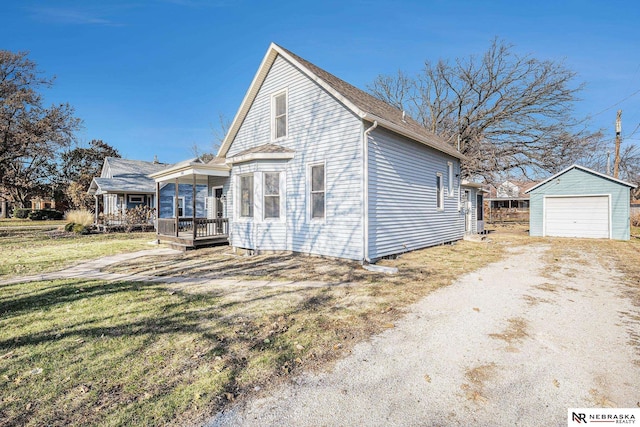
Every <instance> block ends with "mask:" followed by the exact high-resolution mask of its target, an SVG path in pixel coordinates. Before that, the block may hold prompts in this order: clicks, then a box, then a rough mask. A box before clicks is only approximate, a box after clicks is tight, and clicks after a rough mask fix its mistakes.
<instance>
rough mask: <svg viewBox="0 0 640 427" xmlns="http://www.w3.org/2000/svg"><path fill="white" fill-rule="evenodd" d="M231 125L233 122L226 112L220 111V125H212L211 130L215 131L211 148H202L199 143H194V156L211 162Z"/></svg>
mask: <svg viewBox="0 0 640 427" xmlns="http://www.w3.org/2000/svg"><path fill="white" fill-rule="evenodd" d="M230 126H231V122H230V121H229V119H227V117H226V116H225V115H224V113H218V125H217V127H214V126H211V131H212V132H213V138H214V139H213V142H212V144H211V147H210V148H209V149H207V148H201V147H200V146H199V145H198V144H196V143H194V144H193V145H192V146H191V153H192V154H193V156H194V157H197V158H199V159H201V160H202V161H203V162H209V161H211V160H213V159H214V158H215V157H216V153H217V152H218V150H219V149H220V145H221V144H222V141H224V137H225V136H226V134H227V131H228V130H229V127H230Z"/></svg>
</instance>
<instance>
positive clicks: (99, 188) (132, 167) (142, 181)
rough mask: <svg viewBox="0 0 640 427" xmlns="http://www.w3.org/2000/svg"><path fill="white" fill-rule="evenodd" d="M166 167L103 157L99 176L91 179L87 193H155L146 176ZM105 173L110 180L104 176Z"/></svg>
mask: <svg viewBox="0 0 640 427" xmlns="http://www.w3.org/2000/svg"><path fill="white" fill-rule="evenodd" d="M167 166H169V165H167V164H165V163H154V162H145V161H143V160H128V159H122V158H120V157H105V159H104V164H103V165H102V173H101V176H100V177H96V178H93V180H92V181H91V185H90V186H89V190H88V193H89V194H105V193H119V192H122V193H155V191H156V190H155V188H156V187H155V181H154V180H153V179H151V178H149V177H148V175H150V174H152V173H154V172H158V171H161V170H163V169H165V168H166V167H167ZM107 173H109V174H110V175H111V178H109V177H108V176H105V175H106V174H107Z"/></svg>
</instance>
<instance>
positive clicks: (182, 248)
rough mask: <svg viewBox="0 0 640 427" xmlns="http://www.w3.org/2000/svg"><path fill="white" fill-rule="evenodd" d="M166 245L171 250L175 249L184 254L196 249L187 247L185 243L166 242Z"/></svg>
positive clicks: (190, 246)
mask: <svg viewBox="0 0 640 427" xmlns="http://www.w3.org/2000/svg"><path fill="white" fill-rule="evenodd" d="M166 243H167V244H168V245H169V247H170V248H171V249H175V250H177V251H182V252H186V251H190V250H192V249H195V248H196V247H195V246H192V245H185V244H184V243H177V242H166Z"/></svg>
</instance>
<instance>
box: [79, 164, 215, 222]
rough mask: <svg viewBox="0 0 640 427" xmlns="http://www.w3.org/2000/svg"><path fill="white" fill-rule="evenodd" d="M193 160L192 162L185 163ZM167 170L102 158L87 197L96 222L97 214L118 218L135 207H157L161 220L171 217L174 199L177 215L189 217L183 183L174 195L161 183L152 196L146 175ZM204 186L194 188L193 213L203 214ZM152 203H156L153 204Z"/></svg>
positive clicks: (161, 166) (190, 205) (189, 197)
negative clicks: (93, 207) (99, 170)
mask: <svg viewBox="0 0 640 427" xmlns="http://www.w3.org/2000/svg"><path fill="white" fill-rule="evenodd" d="M192 161H195V159H192V160H189V161H187V162H192ZM168 167H171V165H169V164H165V163H160V162H158V161H153V162H147V161H143V160H130V159H123V158H119V157H106V158H105V159H104V162H103V164H102V169H101V172H100V176H99V177H95V178H93V180H92V181H91V184H90V186H89V190H88V194H89V195H92V196H94V199H95V206H96V207H95V213H96V222H98V215H99V214H100V213H102V214H104V215H108V216H111V217H114V218H119V219H122V218H124V217H125V216H126V213H127V211H128V210H130V209H133V208H136V207H138V206H147V207H150V208H158V209H157V212H159V216H160V217H161V218H171V217H174V216H175V209H176V206H175V205H176V196H177V204H178V206H177V209H178V210H177V212H178V214H179V216H181V217H182V216H192V215H193V203H192V198H193V191H192V187H191V186H190V185H187V184H179V185H178V194H177V195H176V191H175V188H176V187H175V184H174V183H164V184H162V185H161V186H160V188H159V189H158V194H156V184H155V182H154V180H153V179H152V178H150V177H149V175H151V174H153V173H157V172H160V171H163V170H165V169H166V168H168ZM206 193H207V184H206V183H204V184H200V185H198V186H197V197H196V199H195V200H197V203H196V214H197V215H199V216H203V215H205V208H204V203H205V196H206ZM156 200H158V201H159V203H156Z"/></svg>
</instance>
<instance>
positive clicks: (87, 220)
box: [66, 209, 93, 227]
mask: <svg viewBox="0 0 640 427" xmlns="http://www.w3.org/2000/svg"><path fill="white" fill-rule="evenodd" d="M66 218H67V221H69V222H70V223H74V224H82V225H84V226H85V227H86V226H89V225H91V224H93V213H91V212H90V211H87V210H84V209H83V210H73V211H68V212H67V214H66Z"/></svg>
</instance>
